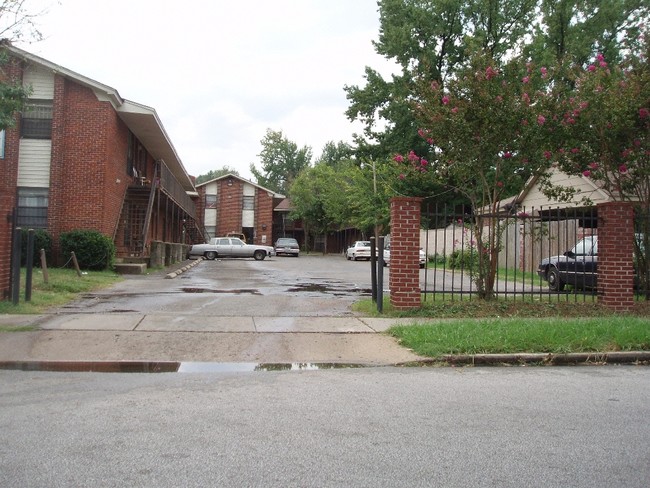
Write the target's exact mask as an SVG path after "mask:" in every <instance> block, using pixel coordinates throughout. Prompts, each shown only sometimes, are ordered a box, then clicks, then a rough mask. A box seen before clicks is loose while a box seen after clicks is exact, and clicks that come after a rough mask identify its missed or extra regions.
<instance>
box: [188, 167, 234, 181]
mask: <svg viewBox="0 0 650 488" xmlns="http://www.w3.org/2000/svg"><path fill="white" fill-rule="evenodd" d="M228 174H231V175H236V176H239V171H237V170H236V169H235V168H231V167H230V166H228V165H224V166H223V167H222V168H221V169H211V170H210V171H208V172H207V173H205V174H203V175H199V176H197V177H196V184H197V185H198V184H199V183H203V182H205V181H210V180H214V179H215V178H219V177H220V176H225V175H228Z"/></svg>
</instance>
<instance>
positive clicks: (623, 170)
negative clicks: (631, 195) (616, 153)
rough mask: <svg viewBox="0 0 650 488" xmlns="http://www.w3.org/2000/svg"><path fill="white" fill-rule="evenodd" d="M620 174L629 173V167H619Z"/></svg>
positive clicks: (622, 165)
mask: <svg viewBox="0 0 650 488" xmlns="http://www.w3.org/2000/svg"><path fill="white" fill-rule="evenodd" d="M618 172H619V173H621V174H625V173H627V166H626V165H624V164H621V165H620V166H619V167H618Z"/></svg>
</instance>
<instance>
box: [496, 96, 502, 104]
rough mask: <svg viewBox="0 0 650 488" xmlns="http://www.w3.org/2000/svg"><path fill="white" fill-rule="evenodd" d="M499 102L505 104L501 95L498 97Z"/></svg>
mask: <svg viewBox="0 0 650 488" xmlns="http://www.w3.org/2000/svg"><path fill="white" fill-rule="evenodd" d="M495 100H496V101H497V102H499V103H501V102H503V97H502V96H501V95H497V97H496V99H495Z"/></svg>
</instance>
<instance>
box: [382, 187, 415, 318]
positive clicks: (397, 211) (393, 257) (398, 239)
mask: <svg viewBox="0 0 650 488" xmlns="http://www.w3.org/2000/svg"><path fill="white" fill-rule="evenodd" d="M421 204H422V199H421V198H415V197H395V198H391V200H390V225H391V236H390V274H389V277H388V283H389V287H390V303H391V305H392V306H393V308H395V309H396V310H406V309H411V308H419V307H420V306H421V305H422V298H421V290H420V206H421Z"/></svg>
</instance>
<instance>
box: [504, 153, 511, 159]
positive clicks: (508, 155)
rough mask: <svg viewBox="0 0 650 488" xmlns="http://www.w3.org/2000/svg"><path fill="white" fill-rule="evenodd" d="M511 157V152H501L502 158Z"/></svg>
mask: <svg viewBox="0 0 650 488" xmlns="http://www.w3.org/2000/svg"><path fill="white" fill-rule="evenodd" d="M511 157H512V153H511V152H510V151H506V152H504V153H503V159H510V158H511Z"/></svg>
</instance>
